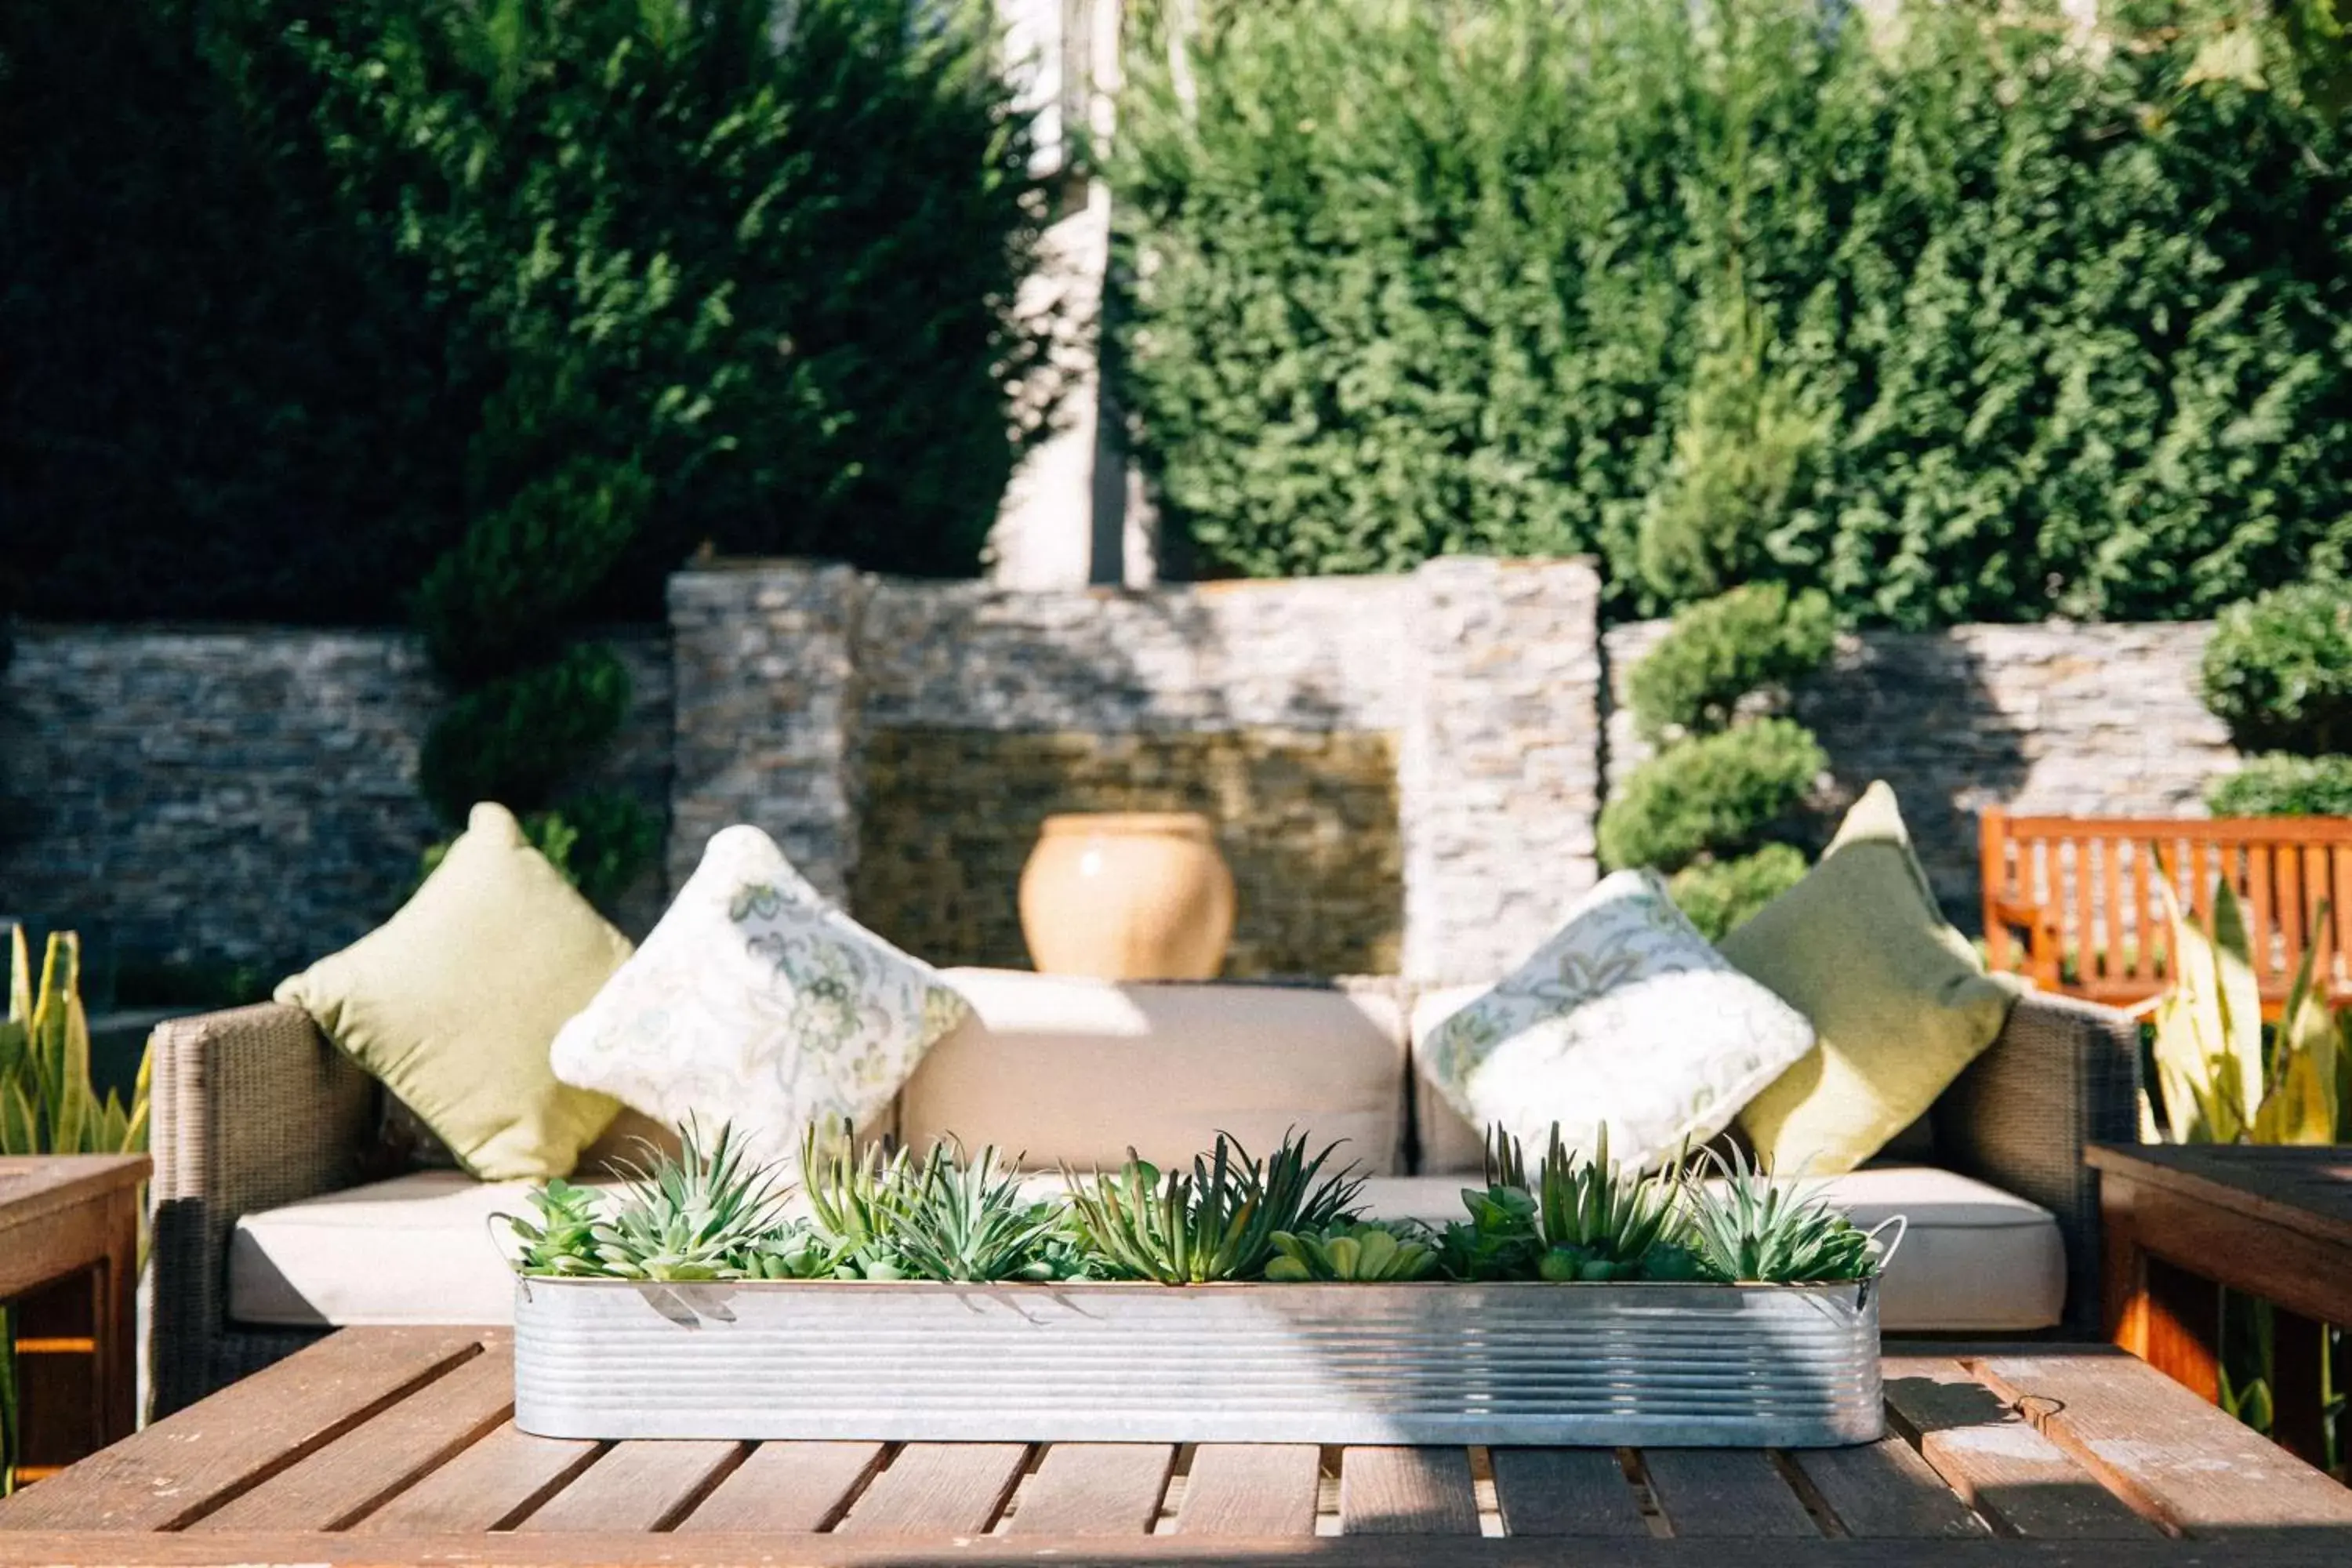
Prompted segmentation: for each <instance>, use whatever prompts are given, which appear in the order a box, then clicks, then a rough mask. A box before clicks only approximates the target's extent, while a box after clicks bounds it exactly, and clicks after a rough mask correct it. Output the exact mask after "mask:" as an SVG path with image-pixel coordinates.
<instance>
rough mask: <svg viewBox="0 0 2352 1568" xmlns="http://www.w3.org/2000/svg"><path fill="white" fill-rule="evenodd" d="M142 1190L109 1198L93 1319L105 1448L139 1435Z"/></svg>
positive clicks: (129, 1188)
mask: <svg viewBox="0 0 2352 1568" xmlns="http://www.w3.org/2000/svg"><path fill="white" fill-rule="evenodd" d="M139 1208H140V1205H139V1189H137V1188H136V1187H126V1188H123V1189H121V1190H120V1191H117V1192H115V1193H112V1194H109V1195H108V1198H107V1227H106V1228H107V1237H108V1241H107V1248H106V1261H105V1262H104V1263H103V1264H101V1265H100V1267H99V1270H98V1281H97V1284H98V1299H97V1301H96V1303H95V1305H94V1310H93V1313H92V1319H93V1321H92V1324H91V1328H92V1331H93V1332H92V1337H93V1338H95V1339H96V1340H97V1342H98V1344H97V1372H98V1377H97V1382H98V1390H97V1393H98V1410H99V1420H100V1425H101V1426H102V1427H103V1436H101V1437H100V1447H104V1446H105V1445H106V1444H109V1443H118V1442H121V1440H122V1439H123V1438H125V1437H128V1436H131V1433H133V1432H135V1431H137V1430H138V1429H139Z"/></svg>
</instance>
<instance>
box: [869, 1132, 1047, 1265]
mask: <svg viewBox="0 0 2352 1568" xmlns="http://www.w3.org/2000/svg"><path fill="white" fill-rule="evenodd" d="M1062 1231H1063V1219H1062V1211H1061V1209H1060V1208H1059V1206H1058V1205H1054V1204H1051V1203H1046V1202H1044V1201H1043V1200H1040V1199H1034V1198H1029V1197H1025V1196H1024V1195H1023V1194H1022V1191H1021V1178H1020V1175H1019V1174H1018V1173H1015V1172H1013V1171H1009V1170H1006V1169H1005V1168H1004V1167H1003V1163H1002V1161H1001V1159H1000V1158H999V1156H998V1153H997V1151H996V1150H995V1149H993V1148H986V1149H982V1151H981V1152H980V1154H979V1156H978V1157H977V1158H976V1159H973V1160H971V1161H969V1162H967V1161H966V1160H964V1159H963V1157H962V1152H961V1150H958V1149H955V1148H953V1147H951V1146H950V1145H949V1144H947V1143H934V1144H933V1145H931V1150H930V1152H929V1155H928V1156H926V1157H925V1159H924V1162H923V1164H922V1167H921V1170H920V1172H919V1174H918V1175H917V1177H916V1179H915V1182H914V1190H913V1197H912V1200H911V1201H910V1202H909V1203H908V1205H907V1207H906V1211H905V1212H904V1213H903V1214H901V1215H899V1216H898V1226H897V1227H896V1229H895V1231H894V1232H893V1234H892V1236H891V1237H890V1241H891V1244H892V1246H893V1247H895V1249H896V1250H897V1252H898V1260H899V1265H900V1267H901V1268H902V1269H903V1270H904V1271H905V1272H906V1273H907V1274H908V1276H910V1277H912V1278H914V1279H938V1280H944V1281H948V1282H950V1283H961V1282H967V1281H971V1282H986V1281H989V1280H995V1279H1057V1278H1063V1277H1065V1270H1064V1269H1063V1268H1061V1267H1060V1266H1059V1265H1060V1258H1061V1257H1062V1256H1064V1255H1066V1249H1065V1248H1062V1247H1057V1246H1056V1243H1057V1242H1059V1241H1060V1240H1061V1239H1062Z"/></svg>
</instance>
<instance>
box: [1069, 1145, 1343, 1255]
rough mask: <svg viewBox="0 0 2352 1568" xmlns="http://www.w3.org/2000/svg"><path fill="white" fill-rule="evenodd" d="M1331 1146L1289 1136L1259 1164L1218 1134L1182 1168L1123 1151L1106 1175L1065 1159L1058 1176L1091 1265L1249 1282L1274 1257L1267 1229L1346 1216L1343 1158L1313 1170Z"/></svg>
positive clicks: (1306, 1227)
mask: <svg viewBox="0 0 2352 1568" xmlns="http://www.w3.org/2000/svg"><path fill="white" fill-rule="evenodd" d="M1338 1148H1339V1145H1338V1144H1337V1143H1330V1144H1326V1145H1325V1146H1324V1148H1323V1150H1322V1152H1319V1153H1317V1154H1314V1155H1311V1156H1310V1155H1309V1154H1308V1153H1307V1140H1306V1139H1305V1138H1304V1137H1302V1136H1299V1135H1297V1134H1296V1133H1293V1134H1289V1135H1286V1136H1285V1137H1284V1139H1283V1141H1282V1146H1281V1147H1280V1148H1278V1149H1276V1151H1275V1152H1274V1153H1273V1154H1272V1155H1270V1156H1269V1157H1267V1158H1266V1159H1265V1160H1263V1161H1261V1160H1256V1159H1253V1158H1252V1157H1251V1155H1250V1153H1249V1151H1247V1150H1246V1149H1244V1148H1243V1147H1242V1145H1241V1144H1240V1143H1239V1142H1237V1141H1235V1140H1234V1138H1232V1137H1231V1136H1229V1135H1228V1134H1226V1133H1223V1132H1220V1133H1218V1134H1217V1142H1216V1147H1215V1148H1214V1149H1213V1150H1212V1151H1211V1152H1209V1153H1207V1154H1203V1155H1196V1156H1194V1157H1193V1161H1192V1172H1191V1173H1190V1174H1186V1173H1182V1172H1175V1171H1171V1172H1170V1173H1168V1174H1167V1175H1166V1177H1165V1178H1164V1179H1163V1178H1162V1176H1161V1174H1160V1170H1159V1167H1157V1166H1155V1165H1153V1164H1151V1163H1150V1162H1149V1161H1146V1160H1143V1159H1141V1158H1139V1157H1138V1156H1137V1154H1136V1153H1135V1152H1134V1151H1133V1150H1131V1149H1130V1150H1129V1151H1128V1160H1127V1163H1126V1164H1125V1165H1123V1166H1121V1167H1120V1168H1119V1170H1118V1173H1116V1174H1105V1173H1102V1172H1100V1171H1097V1172H1096V1173H1094V1174H1092V1175H1091V1176H1080V1175H1078V1174H1076V1173H1075V1172H1072V1171H1070V1170H1069V1169H1068V1167H1066V1166H1065V1167H1064V1169H1063V1175H1064V1176H1065V1178H1066V1180H1067V1181H1068V1183H1069V1189H1070V1208H1071V1214H1072V1217H1073V1219H1074V1221H1075V1223H1076V1226H1077V1230H1078V1235H1079V1237H1080V1240H1081V1242H1082V1244H1083V1245H1084V1247H1085V1248H1086V1250H1087V1254H1088V1256H1089V1258H1090V1259H1091V1260H1093V1262H1095V1263H1096V1264H1097V1265H1098V1266H1099V1268H1100V1271H1101V1272H1103V1273H1105V1274H1108V1275H1110V1276H1112V1277H1114V1278H1118V1279H1156V1280H1158V1281H1160V1283H1161V1284H1163V1285H1197V1284H1203V1283H1206V1282H1208V1281H1210V1280H1214V1279H1255V1278H1256V1277H1257V1276H1258V1275H1259V1274H1260V1273H1261V1272H1262V1271H1263V1270H1264V1269H1265V1264H1266V1260H1267V1259H1268V1258H1271V1257H1273V1256H1274V1250H1275V1247H1274V1237H1275V1233H1276V1232H1277V1231H1289V1232H1291V1233H1293V1234H1294V1235H1296V1234H1300V1233H1304V1232H1308V1231H1321V1230H1324V1229H1327V1228H1328V1227H1329V1226H1332V1225H1334V1224H1337V1223H1338V1222H1339V1221H1340V1220H1342V1219H1351V1218H1353V1217H1354V1215H1353V1214H1352V1213H1351V1212H1350V1211H1351V1207H1352V1205H1354V1203H1355V1201H1356V1198H1357V1195H1358V1194H1360V1192H1361V1191H1362V1190H1363V1178H1362V1177H1360V1176H1358V1175H1357V1174H1355V1167H1354V1166H1352V1165H1349V1166H1348V1167H1346V1168H1344V1169H1342V1170H1340V1171H1339V1173H1336V1174H1333V1175H1329V1176H1325V1175H1324V1174H1323V1168H1324V1166H1325V1165H1326V1164H1327V1163H1328V1162H1329V1161H1330V1158H1331V1156H1332V1154H1333V1153H1334V1152H1336V1151H1337V1150H1338ZM1318 1178H1319V1181H1318Z"/></svg>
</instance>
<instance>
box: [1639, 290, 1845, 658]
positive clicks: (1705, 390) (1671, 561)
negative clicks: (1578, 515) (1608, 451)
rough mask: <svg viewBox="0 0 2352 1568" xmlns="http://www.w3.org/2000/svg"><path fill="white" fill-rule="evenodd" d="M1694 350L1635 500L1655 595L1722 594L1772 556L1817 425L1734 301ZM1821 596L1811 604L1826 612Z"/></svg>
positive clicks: (1645, 576)
mask: <svg viewBox="0 0 2352 1568" xmlns="http://www.w3.org/2000/svg"><path fill="white" fill-rule="evenodd" d="M1725 313H1726V314H1728V315H1729V317H1730V321H1729V322H1728V324H1727V325H1726V326H1725V327H1723V328H1721V329H1719V330H1718V331H1717V332H1716V333H1715V336H1716V337H1717V340H1718V341H1717V342H1712V343H1710V344H1709V345H1708V347H1707V349H1706V352H1705V353H1701V354H1700V355H1699V356H1698V359H1697V361H1696V363H1695V364H1694V365H1693V366H1692V368H1691V373H1690V390H1689V393H1688V395H1687V398H1686V400H1685V403H1684V405H1683V413H1682V420H1681V423H1680V425H1679V426H1677V427H1676V429H1675V443H1674V450H1673V453H1672V455H1671V456H1670V457H1668V458H1667V459H1666V463H1665V468H1664V471H1663V472H1661V473H1660V474H1659V476H1658V479H1657V488H1656V489H1654V490H1652V491H1651V492H1650V498H1649V501H1648V504H1647V505H1646V506H1644V507H1643V511H1642V521H1641V529H1640V531H1639V532H1638V533H1637V534H1636V535H1635V537H1634V547H1633V559H1634V563H1635V565H1636V566H1637V567H1638V568H1639V570H1640V572H1641V574H1642V581H1643V584H1644V585H1646V586H1647V587H1648V588H1649V590H1650V592H1651V593H1652V594H1654V595H1656V597H1657V599H1658V601H1659V602H1660V603H1662V604H1669V605H1680V604H1686V603H1688V602H1690V601H1691V600H1694V599H1704V598H1706V597H1707V596H1709V595H1716V594H1721V593H1724V592H1725V591H1726V590H1727V589H1730V588H1731V587H1733V586H1734V585H1735V584H1738V583H1741V582H1743V581H1745V580H1746V579H1747V578H1748V577H1749V576H1750V575H1752V574H1755V573H1757V572H1759V571H1762V570H1767V569H1769V567H1770V565H1771V564H1772V563H1771V559H1770V550H1771V541H1772V538H1773V536H1774V535H1775V534H1776V533H1780V532H1783V531H1787V530H1789V529H1790V528H1792V527H1798V526H1802V525H1803V524H1804V523H1806V522H1809V521H1811V519H1810V518H1807V519H1798V518H1795V517H1793V516H1792V515H1791V514H1792V513H1793V512H1794V511H1795V509H1796V506H1797V502H1798V499H1799V497H1800V496H1801V494H1802V491H1803V487H1804V484H1805V481H1806V479H1807V477H1808V471H1809V470H1810V468H1811V467H1812V465H1813V464H1814V462H1815V461H1816V460H1817V458H1818V456H1819V454H1820V451H1821V448H1822V443H1823V439H1824V436H1825V434H1826V432H1825V429H1824V424H1823V421H1822V417H1821V416H1819V415H1818V414H1816V413H1814V412H1812V411H1811V410H1809V409H1808V408H1806V407H1805V406H1804V400H1803V397H1802V395H1801V389H1800V388H1799V386H1798V385H1797V384H1796V378H1795V377H1794V376H1793V375H1792V374H1790V372H1788V371H1787V370H1785V369H1776V368H1772V367H1770V366H1769V365H1768V363H1767V355H1768V354H1769V353H1770V352H1771V342H1770V335H1769V328H1768V327H1767V326H1766V324H1765V322H1764V321H1763V320H1762V318H1761V316H1760V315H1759V312H1757V311H1756V310H1753V309H1752V308H1749V307H1748V306H1746V304H1745V303H1744V302H1743V304H1742V306H1741V308H1740V309H1738V310H1736V311H1731V312H1725ZM1827 609H1828V606H1827V605H1823V606H1822V612H1823V613H1822V620H1823V621H1824V622H1826V621H1827V619H1828V616H1827Z"/></svg>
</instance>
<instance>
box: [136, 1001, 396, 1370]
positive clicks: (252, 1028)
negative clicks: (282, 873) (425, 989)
mask: <svg viewBox="0 0 2352 1568" xmlns="http://www.w3.org/2000/svg"><path fill="white" fill-rule="evenodd" d="M152 1050H153V1053H154V1100H153V1110H152V1116H153V1119H154V1124H153V1133H154V1136H153V1140H152V1142H153V1148H154V1155H155V1176H154V1248H153V1253H152V1257H153V1260H154V1281H153V1287H154V1319H153V1322H154V1331H153V1337H152V1341H151V1342H150V1347H149V1355H150V1366H151V1369H152V1390H153V1400H154V1409H155V1411H156V1413H157V1414H159V1415H162V1414H168V1413H169V1412H171V1411H173V1410H177V1409H179V1408H180V1407H182V1406H183V1405H188V1404H190V1403H192V1402H194V1400H196V1399H199V1398H202V1397H203V1396H204V1395H205V1394H208V1393H210V1392H211V1391H212V1390H213V1388H215V1386H218V1385H219V1384H223V1383H226V1382H227V1381H229V1380H231V1379H233V1378H235V1377H236V1376H238V1375H241V1374H242V1373H244V1372H247V1371H251V1370H253V1369H254V1366H255V1364H256V1363H266V1361H267V1360H268V1359H274V1356H275V1355H278V1354H284V1353H287V1352H290V1351H291V1350H293V1349H295V1348H297V1347H298V1346H299V1344H300V1343H301V1342H302V1337H301V1336H289V1335H288V1334H286V1333H283V1332H268V1333H254V1332H252V1331H239V1330H237V1329H236V1327H235V1326H234V1325H232V1324H231V1323H229V1322H228V1321H227V1316H226V1302H227V1284H228V1280H227V1267H228V1241H229V1233H230V1232H231V1231H232V1230H233V1229H235V1227H236V1222H237V1219H238V1217H239V1216H240V1215H245V1214H248V1213H251V1212H253V1211H255V1210H257V1209H266V1208H275V1207H277V1206H278V1205H282V1204H290V1203H294V1202H297V1201H299V1200H300V1199H303V1198H308V1197H315V1196H317V1195H319V1194H321V1193H328V1192H333V1191H335V1190H336V1189H338V1188H340V1187H342V1186H346V1185H349V1184H351V1183H352V1181H354V1180H355V1179H357V1178H358V1176H359V1174H360V1173H361V1172H362V1169H363V1168H364V1164H365V1161H366V1159H367V1156H368V1153H369V1151H370V1149H371V1148H372V1146H373V1131H374V1125H375V1114H376V1112H375V1106H376V1095H375V1086H374V1083H373V1080H372V1079H369V1078H368V1076H367V1075H366V1074H365V1073H364V1072H362V1071H361V1070H360V1068H358V1067H356V1066H354V1065H353V1064H352V1061H351V1060H350V1058H347V1057H345V1056H344V1055H343V1054H342V1053H341V1051H339V1050H337V1049H336V1048H335V1047H333V1046H332V1045H331V1044H330V1043H329V1042H328V1041H327V1039H326V1037H324V1036H322V1035H320V1033H319V1030H318V1028H317V1026H315V1025H313V1024H312V1023H311V1021H310V1016H309V1015H307V1014H305V1013H304V1012H303V1011H302V1010H301V1009H300V1008H299V1007H291V1006H287V1005H283V1004H279V1003H267V1004H264V1005H260V1006H257V1007H239V1008H236V1009H235V1010H233V1011H229V1012H224V1013H209V1014H205V1016H201V1017H194V1018H181V1019H174V1020H173V1021H172V1022H170V1023H166V1024H164V1025H163V1026H161V1027H159V1028H158V1029H157V1030H156V1031H155V1035H154V1039H153V1044H152ZM245 1339H251V1340H253V1341H254V1343H253V1344H250V1345H247V1344H244V1343H243V1342H242V1341H243V1340H245Z"/></svg>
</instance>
